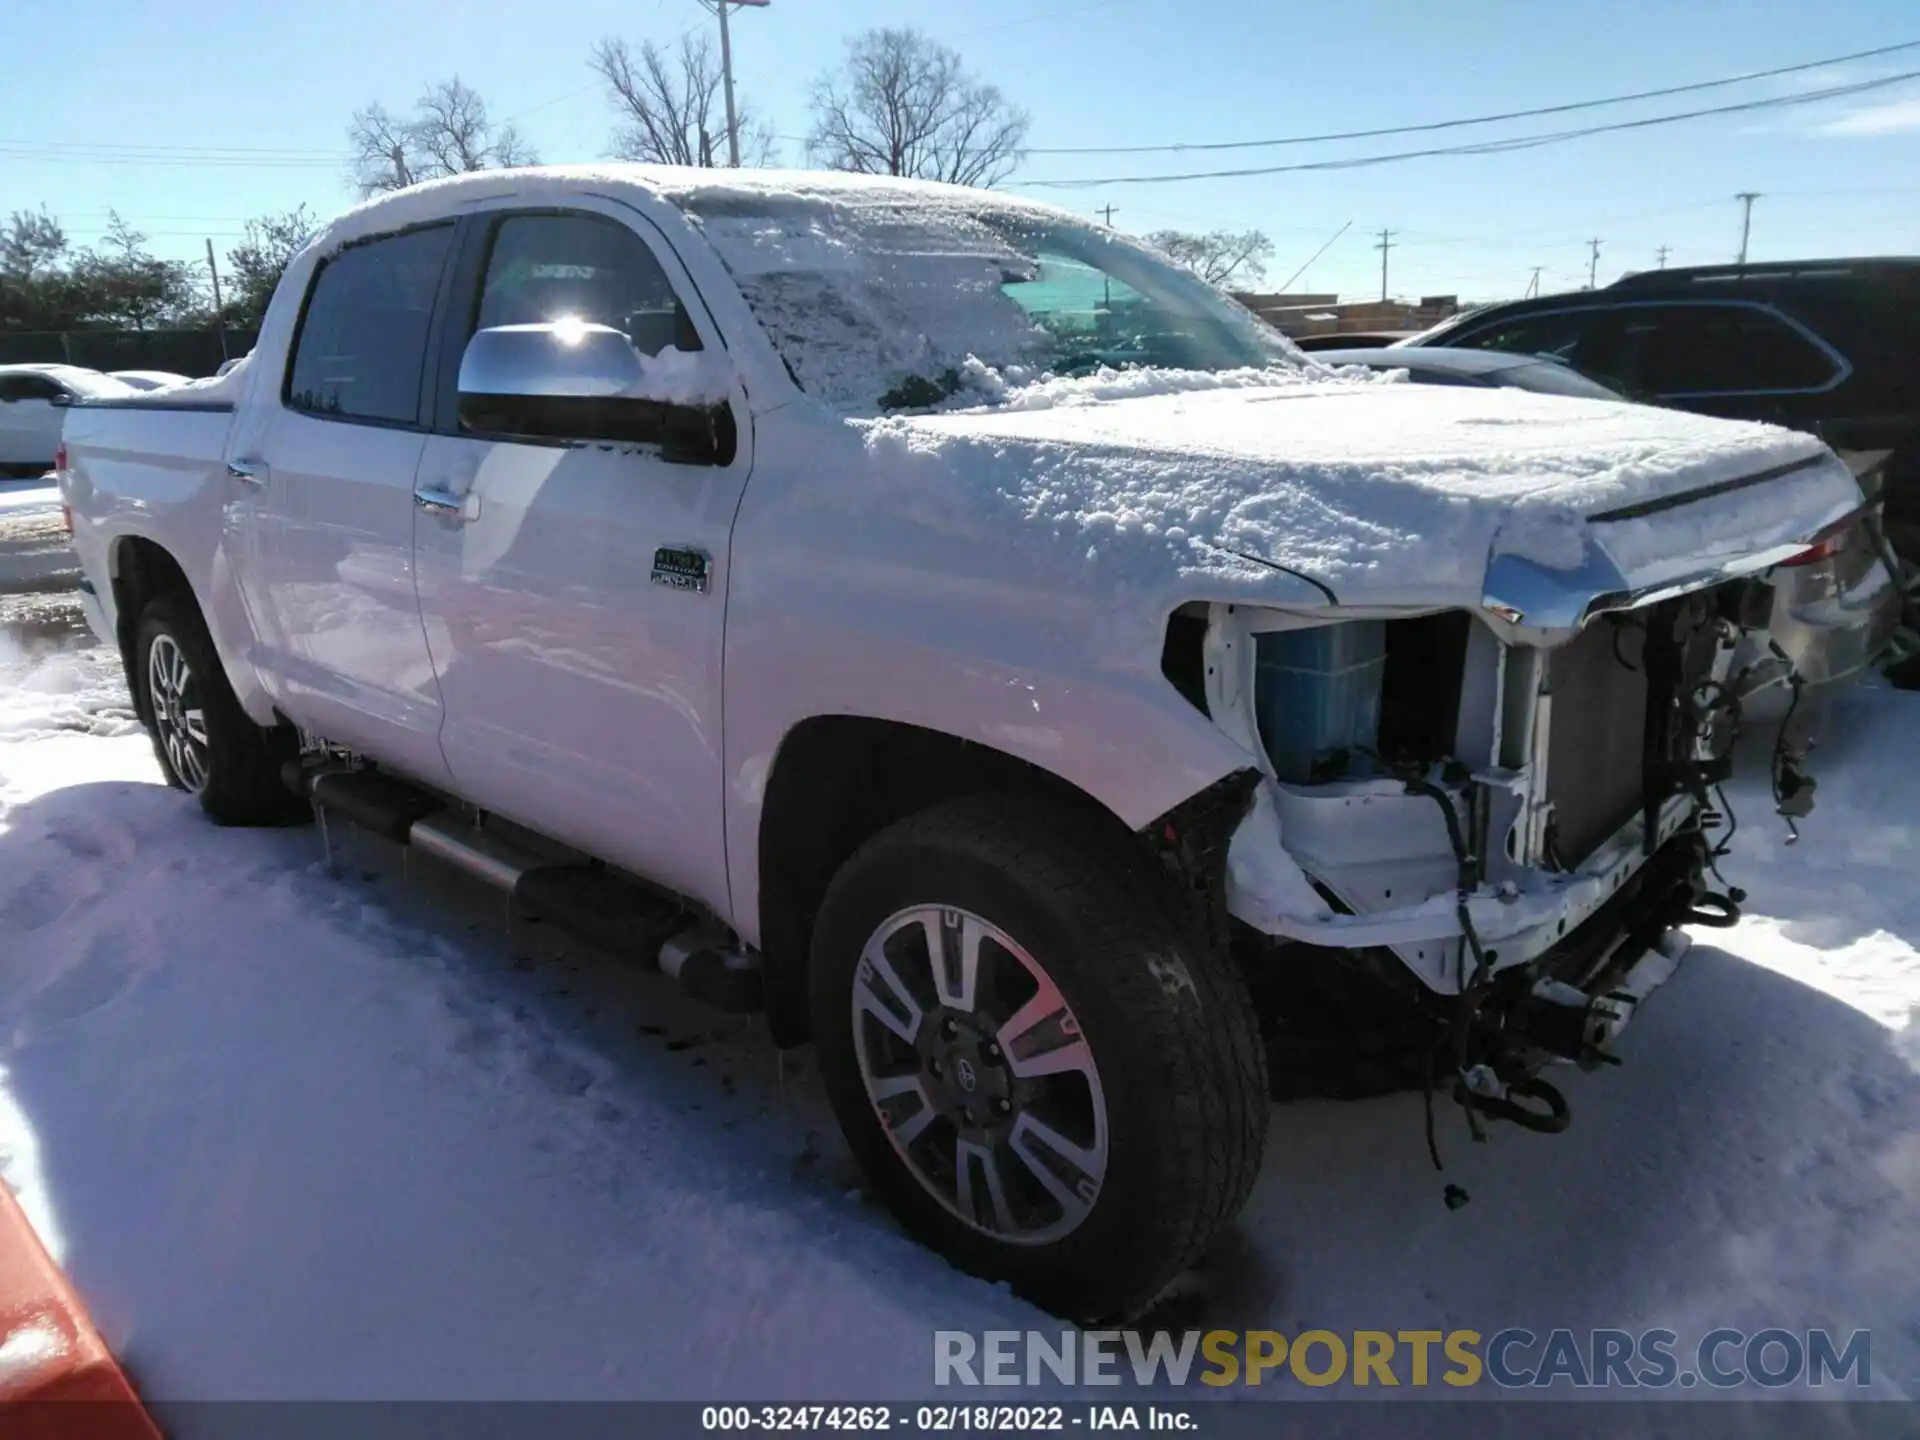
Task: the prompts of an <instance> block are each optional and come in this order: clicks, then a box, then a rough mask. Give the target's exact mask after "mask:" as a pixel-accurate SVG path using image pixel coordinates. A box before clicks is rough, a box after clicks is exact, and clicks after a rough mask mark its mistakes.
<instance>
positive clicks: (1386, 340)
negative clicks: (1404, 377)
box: [1291, 330, 1419, 354]
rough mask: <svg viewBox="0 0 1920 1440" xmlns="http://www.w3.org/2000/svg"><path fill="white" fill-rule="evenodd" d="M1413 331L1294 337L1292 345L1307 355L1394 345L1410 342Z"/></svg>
mask: <svg viewBox="0 0 1920 1440" xmlns="http://www.w3.org/2000/svg"><path fill="white" fill-rule="evenodd" d="M1418 333H1419V332H1418V331H1415V330H1355V331H1350V332H1348V333H1347V334H1344V335H1295V336H1292V337H1291V338H1292V340H1293V343H1294V344H1295V345H1297V346H1299V347H1300V348H1301V349H1302V350H1305V351H1307V352H1308V353H1309V354H1311V353H1313V352H1315V351H1319V350H1352V349H1355V348H1358V347H1365V346H1377V345H1396V344H1398V343H1399V342H1400V341H1402V340H1411V339H1412V338H1413V337H1414V336H1415V335H1416V334H1418Z"/></svg>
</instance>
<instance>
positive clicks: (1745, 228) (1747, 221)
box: [1733, 190, 1760, 265]
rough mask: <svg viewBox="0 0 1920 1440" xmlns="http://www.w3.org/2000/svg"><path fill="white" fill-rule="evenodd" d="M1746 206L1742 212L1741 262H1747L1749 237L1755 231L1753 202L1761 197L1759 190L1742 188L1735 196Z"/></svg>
mask: <svg viewBox="0 0 1920 1440" xmlns="http://www.w3.org/2000/svg"><path fill="white" fill-rule="evenodd" d="M1733 198H1734V199H1736V200H1738V201H1739V202H1740V203H1741V204H1742V205H1743V206H1745V207H1746V208H1745V209H1743V210H1742V211H1741V212H1740V259H1739V262H1738V263H1740V264H1742V265H1744V264H1746V263H1747V237H1748V236H1750V235H1751V234H1752V233H1753V202H1754V201H1756V200H1758V199H1759V198H1760V192H1759V191H1758V190H1742V191H1741V192H1740V193H1739V194H1738V195H1736V196H1734V197H1733Z"/></svg>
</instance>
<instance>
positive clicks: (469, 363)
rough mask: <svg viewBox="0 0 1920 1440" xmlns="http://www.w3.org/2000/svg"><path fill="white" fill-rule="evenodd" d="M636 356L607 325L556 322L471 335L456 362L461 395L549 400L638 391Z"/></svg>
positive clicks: (639, 372) (498, 327)
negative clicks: (463, 351)
mask: <svg viewBox="0 0 1920 1440" xmlns="http://www.w3.org/2000/svg"><path fill="white" fill-rule="evenodd" d="M643 378H644V372H643V371H642V369H641V365H640V355H639V352H638V351H636V350H635V349H634V348H633V345H632V344H631V343H630V342H629V341H628V339H627V337H626V336H625V335H622V334H621V333H620V332H619V331H618V330H615V329H614V328H613V327H612V326H609V325H593V324H589V323H587V322H585V321H564V320H563V321H558V322H556V323H553V324H546V325H496V326H494V327H493V328H492V329H490V330H480V331H477V332H475V334H474V337H473V338H472V339H471V340H469V341H468V342H467V349H466V353H465V354H464V355H462V356H461V357H460V393H461V394H462V395H463V396H464V395H518V396H523V397H528V398H537V399H552V398H566V397H585V396H595V395H621V394H627V393H630V392H632V391H634V390H636V389H637V388H639V386H640V383H641V381H642V379H643Z"/></svg>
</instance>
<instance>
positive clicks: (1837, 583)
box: [1313, 344, 1901, 697]
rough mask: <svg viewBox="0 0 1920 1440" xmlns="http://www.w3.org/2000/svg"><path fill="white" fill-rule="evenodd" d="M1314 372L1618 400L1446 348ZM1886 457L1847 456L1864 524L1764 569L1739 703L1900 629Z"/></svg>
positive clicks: (1512, 357)
mask: <svg viewBox="0 0 1920 1440" xmlns="http://www.w3.org/2000/svg"><path fill="white" fill-rule="evenodd" d="M1313 358H1314V359H1315V360H1316V361H1318V362H1319V363H1321V364H1323V365H1360V366H1364V367H1366V368H1367V369H1370V370H1382V371H1388V370H1405V371H1406V372H1407V375H1408V378H1409V379H1411V380H1413V381H1414V382H1416V383H1418V384H1427V385H1491V386H1511V387H1513V388H1515V389H1519V390H1531V391H1535V392H1537V393H1539V394H1543V395H1571V396H1575V397H1578V398H1583V399H1590V400H1612V401H1619V400H1623V399H1625V397H1624V396H1622V395H1621V394H1620V393H1619V392H1617V391H1614V390H1610V389H1608V388H1607V387H1606V386H1605V385H1602V384H1601V383H1600V382H1599V381H1597V380H1591V379H1589V378H1587V377H1586V376H1584V375H1582V374H1580V373H1579V372H1578V371H1575V370H1572V369H1569V368H1568V367H1567V365H1566V364H1564V363H1563V362H1562V361H1560V360H1557V359H1551V358H1547V357H1543V356H1538V355H1525V354H1514V353H1511V352H1509V351H1506V350H1466V349H1461V350H1453V349H1448V348H1445V347H1443V346H1438V345H1427V344H1421V345H1418V346H1407V345H1395V346H1389V347H1387V348H1385V349H1377V350H1323V351H1320V352H1318V353H1317V354H1315V356H1314V357H1313ZM1887 458H1888V457H1887V452H1885V451H1877V452H1864V453H1863V452H1849V453H1848V456H1847V461H1848V467H1849V468H1850V469H1851V470H1853V472H1854V475H1855V477H1856V478H1857V479H1858V480H1859V481H1860V485H1861V489H1862V491H1863V492H1864V493H1865V495H1866V497H1867V499H1868V501H1869V506H1868V509H1867V511H1866V512H1865V519H1866V520H1867V521H1868V522H1869V523H1864V524H1860V525H1855V526H1853V527H1852V528H1850V529H1848V530H1847V531H1845V532H1844V533H1843V534H1839V535H1835V536H1832V537H1830V538H1829V540H1828V541H1827V542H1826V543H1824V544H1823V545H1821V546H1818V547H1816V548H1815V549H1814V550H1813V551H1810V552H1809V553H1808V554H1806V555H1802V556H1798V557H1796V558H1795V559H1794V560H1793V561H1791V562H1790V563H1787V564H1783V565H1780V566H1779V567H1777V568H1776V569H1774V570H1773V571H1771V572H1770V574H1769V576H1768V578H1769V580H1770V581H1771V582H1772V591H1773V593H1772V603H1771V605H1770V607H1769V618H1768V619H1767V621H1766V623H1765V624H1764V625H1762V626H1757V627H1756V628H1755V629H1754V630H1753V632H1752V633H1751V634H1750V635H1749V637H1748V640H1747V642H1746V644H1745V645H1744V646H1743V647H1742V649H1741V651H1740V653H1739V654H1738V655H1736V656H1735V658H1734V665H1733V675H1734V676H1735V677H1736V688H1737V690H1738V693H1739V694H1741V695H1742V696H1743V697H1744V696H1747V695H1751V694H1753V693H1755V692H1756V691H1758V690H1761V689H1764V688H1766V687H1767V686H1769V685H1776V684H1787V683H1798V684H1803V685H1813V686H1827V685H1832V684H1835V683H1838V682H1841V681H1846V680H1851V679H1853V678H1855V677H1856V676H1858V675H1859V674H1860V673H1861V672H1862V671H1864V670H1865V669H1867V667H1868V666H1870V665H1872V664H1873V662H1874V661H1875V660H1876V659H1877V658H1879V657H1880V655H1881V654H1882V653H1883V652H1884V651H1885V650H1886V648H1887V645H1888V642H1889V641H1891V640H1892V638H1893V636H1894V634H1895V632H1896V631H1897V630H1898V629H1899V627H1900V611H1901V596H1900V589H1899V586H1898V585H1897V584H1895V583H1894V579H1893V577H1892V576H1891V575H1890V574H1889V573H1888V570H1887V567H1886V566H1885V565H1883V564H1881V563H1880V562H1881V559H1882V546H1881V543H1880V538H1879V533H1878V527H1879V525H1880V523H1881V518H1882V511H1881V503H1880V500H1881V490H1882V485H1883V484H1884V477H1885V473H1886V470H1885V466H1886V460H1887Z"/></svg>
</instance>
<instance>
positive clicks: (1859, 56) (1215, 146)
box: [1013, 21, 1920, 155]
mask: <svg viewBox="0 0 1920 1440" xmlns="http://www.w3.org/2000/svg"><path fill="white" fill-rule="evenodd" d="M1013 23H1015V24H1022V23H1025V22H1023V21H1015V22H1013ZM1914 49H1920V40H1903V41H1902V42H1901V43H1900V44H1898V45H1882V46H1880V47H1878V48H1877V49H1873V50H1859V51H1855V52H1854V53H1853V54H1851V55H1836V56H1834V57H1833V58H1831V59H1828V60H1807V61H1803V62H1802V63H1800V64H1798V65H1782V66H1780V67H1779V68H1778V69H1775V70H1751V71H1748V72H1747V73H1746V74H1743V75H1729V76H1726V77H1725V78H1723V79H1719V80H1698V81H1695V82H1694V83H1692V84H1690V85H1668V86H1666V87H1664V88H1662V89H1659V90H1639V91H1635V92H1634V93H1633V94H1631V95H1609V96H1607V97H1605V98H1604V99H1600V100H1575V101H1571V102H1569V103H1567V104H1563V105H1542V106H1538V107H1536V108H1534V109H1531V110H1507V111H1503V112H1501V113H1499V114H1496V115H1472V116H1468V117H1466V118H1464V119H1459V120H1430V121H1427V122H1425V123H1424V124H1420V125H1390V126H1386V127H1384V128H1382V129H1378V130H1337V131H1330V132H1328V133H1327V134H1324V135H1283V136H1281V137H1279V138H1278V139H1275V140H1215V141H1207V142H1203V143H1197V144H1172V145H1069V146H1055V147H1051V148H1036V149H1030V150H1028V151H1027V154H1029V155H1166V154H1175V153H1179V152H1181V151H1189V150H1262V149H1267V148H1270V147H1273V146H1277V145H1317V144H1319V143H1321V142H1322V141H1327V140H1377V139H1379V138H1380V137H1381V136H1384V135H1419V134H1426V133H1430V132H1432V131H1435V130H1457V129H1460V128H1462V127H1464V126H1468V125H1493V124H1497V123H1499V122H1500V121H1503V120H1527V119H1532V118H1535V117H1537V116H1541V115H1568V114H1571V113H1573V112H1574V111H1577V110H1598V109H1601V108H1602V107H1604V106H1608V105H1626V104H1630V103H1631V102H1633V101H1635V100H1658V99H1661V98H1663V97H1665V96H1669V95H1686V94H1691V93H1693V92H1695V91H1699V90H1718V89H1724V88H1725V87H1727V86H1729V85H1745V84H1747V83H1749V82H1751V81H1754V80H1771V79H1773V78H1774V77H1776V76H1780V75H1796V74H1799V73H1801V72H1802V71H1806V70H1820V69H1824V68H1825V67H1827V66H1829V65H1845V64H1847V63H1849V62H1851V61H1854V60H1871V59H1874V58H1875V57H1877V56H1881V55H1892V54H1895V53H1897V52H1898V51H1902V50H1914Z"/></svg>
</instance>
